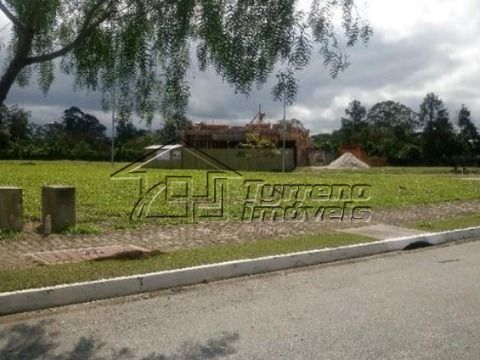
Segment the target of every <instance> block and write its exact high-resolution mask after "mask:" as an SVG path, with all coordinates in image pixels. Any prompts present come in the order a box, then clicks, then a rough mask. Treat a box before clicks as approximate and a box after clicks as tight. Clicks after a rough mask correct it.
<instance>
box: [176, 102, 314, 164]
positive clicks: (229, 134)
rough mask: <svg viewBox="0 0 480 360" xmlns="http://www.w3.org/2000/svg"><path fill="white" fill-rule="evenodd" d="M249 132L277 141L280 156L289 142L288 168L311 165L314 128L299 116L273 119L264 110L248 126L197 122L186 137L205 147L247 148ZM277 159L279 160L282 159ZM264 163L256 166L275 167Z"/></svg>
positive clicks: (273, 141)
mask: <svg viewBox="0 0 480 360" xmlns="http://www.w3.org/2000/svg"><path fill="white" fill-rule="evenodd" d="M249 133H250V134H251V133H253V134H255V135H256V136H258V137H260V138H262V139H265V140H268V141H269V142H270V143H271V144H273V146H274V148H275V149H276V154H277V157H279V159H281V158H282V151H281V150H282V149H283V146H284V143H285V148H286V149H287V154H289V155H288V156H289V157H290V158H291V159H290V161H289V163H290V165H289V166H288V168H290V169H291V168H292V167H293V168H295V167H297V166H308V165H309V162H310V154H311V152H312V150H313V145H312V143H311V141H310V131H309V130H306V129H305V128H304V127H303V125H302V123H301V122H300V121H298V120H291V121H287V122H286V124H284V123H283V122H282V121H279V122H277V123H270V122H268V121H266V119H265V114H264V113H262V112H261V111H259V113H258V114H257V115H256V116H255V118H254V119H253V120H252V121H251V122H250V123H248V124H246V125H245V126H229V125H210V124H205V123H195V124H193V125H191V126H190V127H188V128H187V129H185V130H184V131H183V133H182V139H183V140H184V141H185V142H186V143H188V145H189V146H192V147H195V148H197V149H202V150H210V149H212V150H213V149H225V150H229V149H230V150H237V151H240V150H243V151H244V150H245V148H246V145H248V144H246V143H247V134H249ZM284 135H285V136H284ZM255 150H259V149H253V150H252V151H255ZM278 150H280V151H278ZM257 152H258V151H257ZM277 160H278V159H277ZM273 163H277V164H278V161H274V162H273ZM280 164H281V162H280ZM261 167H262V166H256V169H255V170H272V169H262V168H261ZM273 170H281V167H280V169H278V165H277V166H275V168H274V169H273Z"/></svg>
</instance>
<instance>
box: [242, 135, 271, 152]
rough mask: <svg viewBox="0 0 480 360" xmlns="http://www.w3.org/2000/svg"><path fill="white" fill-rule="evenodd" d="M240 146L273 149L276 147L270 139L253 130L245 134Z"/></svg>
mask: <svg viewBox="0 0 480 360" xmlns="http://www.w3.org/2000/svg"><path fill="white" fill-rule="evenodd" d="M242 146H243V147H245V148H249V149H275V147H276V146H275V144H274V143H273V142H272V141H271V140H270V139H268V138H267V137H264V136H262V135H260V134H259V133H258V132H255V131H251V132H249V133H247V134H246V135H245V143H244V144H242Z"/></svg>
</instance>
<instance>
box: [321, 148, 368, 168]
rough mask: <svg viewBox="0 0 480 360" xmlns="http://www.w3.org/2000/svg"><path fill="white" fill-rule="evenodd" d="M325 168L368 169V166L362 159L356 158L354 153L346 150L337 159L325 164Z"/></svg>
mask: <svg viewBox="0 0 480 360" xmlns="http://www.w3.org/2000/svg"><path fill="white" fill-rule="evenodd" d="M327 169H333V170H337V169H338V170H341V169H350V170H355V169H370V166H369V165H368V164H366V163H364V162H363V161H362V160H359V159H357V158H356V157H355V156H354V155H352V154H351V153H349V152H347V153H345V154H343V155H342V156H340V157H339V158H338V159H337V160H335V161H334V162H332V163H331V164H330V165H328V166H327Z"/></svg>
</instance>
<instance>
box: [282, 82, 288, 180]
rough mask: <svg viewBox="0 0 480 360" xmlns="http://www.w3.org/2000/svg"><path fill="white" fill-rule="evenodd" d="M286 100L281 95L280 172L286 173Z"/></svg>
mask: <svg viewBox="0 0 480 360" xmlns="http://www.w3.org/2000/svg"><path fill="white" fill-rule="evenodd" d="M286 145H287V99H286V97H285V92H284V93H283V146H282V172H286V171H287V164H286V162H287V154H286V151H287V149H286Z"/></svg>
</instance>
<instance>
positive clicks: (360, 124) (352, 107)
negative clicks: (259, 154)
mask: <svg viewBox="0 0 480 360" xmlns="http://www.w3.org/2000/svg"><path fill="white" fill-rule="evenodd" d="M345 114H346V115H347V117H345V118H342V128H341V130H340V132H341V135H342V142H343V143H344V144H350V145H364V140H365V130H366V127H367V122H366V121H365V117H366V115H367V109H366V108H365V106H363V105H362V103H361V102H360V101H358V100H354V101H352V102H351V103H350V104H349V105H348V108H346V109H345Z"/></svg>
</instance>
